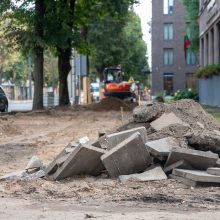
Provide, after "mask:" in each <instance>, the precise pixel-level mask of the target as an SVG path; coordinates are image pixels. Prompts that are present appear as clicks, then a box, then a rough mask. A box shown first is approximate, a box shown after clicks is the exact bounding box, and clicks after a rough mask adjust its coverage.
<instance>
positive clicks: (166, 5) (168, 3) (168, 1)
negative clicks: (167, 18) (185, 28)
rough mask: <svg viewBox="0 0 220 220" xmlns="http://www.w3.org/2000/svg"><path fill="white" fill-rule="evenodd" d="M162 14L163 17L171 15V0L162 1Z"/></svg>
mask: <svg viewBox="0 0 220 220" xmlns="http://www.w3.org/2000/svg"><path fill="white" fill-rule="evenodd" d="M163 13H164V14H165V15H171V14H173V0H164V1H163Z"/></svg>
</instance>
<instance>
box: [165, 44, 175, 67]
mask: <svg viewBox="0 0 220 220" xmlns="http://www.w3.org/2000/svg"><path fill="white" fill-rule="evenodd" d="M164 65H165V66H172V65H173V49H170V48H169V49H164Z"/></svg>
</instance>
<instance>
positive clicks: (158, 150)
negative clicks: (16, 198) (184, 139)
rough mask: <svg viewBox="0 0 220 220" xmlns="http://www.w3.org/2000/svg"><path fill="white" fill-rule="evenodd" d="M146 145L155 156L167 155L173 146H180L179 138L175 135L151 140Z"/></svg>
mask: <svg viewBox="0 0 220 220" xmlns="http://www.w3.org/2000/svg"><path fill="white" fill-rule="evenodd" d="M145 146H146V147H147V149H148V151H149V152H150V154H151V155H153V156H154V157H158V156H159V157H161V156H162V157H167V156H168V155H169V153H170V152H171V150H172V149H173V148H175V147H180V146H179V142H178V140H177V139H175V138H173V137H166V138H162V139H159V140H155V141H150V142H147V143H146V144H145Z"/></svg>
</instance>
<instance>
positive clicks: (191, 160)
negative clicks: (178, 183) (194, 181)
mask: <svg viewBox="0 0 220 220" xmlns="http://www.w3.org/2000/svg"><path fill="white" fill-rule="evenodd" d="M217 159H218V154H214V153H212V152H203V151H198V150H191V149H185V148H173V149H172V151H171V153H170V154H169V156H168V159H167V162H166V164H165V168H166V167H168V166H170V165H171V164H174V163H175V162H177V161H179V160H185V161H186V162H187V163H188V164H189V165H191V166H192V167H193V168H195V169H198V170H206V169H207V168H208V167H213V166H214V165H215V164H216V161H217Z"/></svg>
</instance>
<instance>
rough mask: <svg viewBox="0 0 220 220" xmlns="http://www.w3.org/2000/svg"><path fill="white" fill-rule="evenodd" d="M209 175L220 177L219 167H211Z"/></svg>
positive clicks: (208, 170) (208, 171)
mask: <svg viewBox="0 0 220 220" xmlns="http://www.w3.org/2000/svg"><path fill="white" fill-rule="evenodd" d="M207 173H208V174H211V175H216V176H220V168H218V167H209V168H208V169H207Z"/></svg>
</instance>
